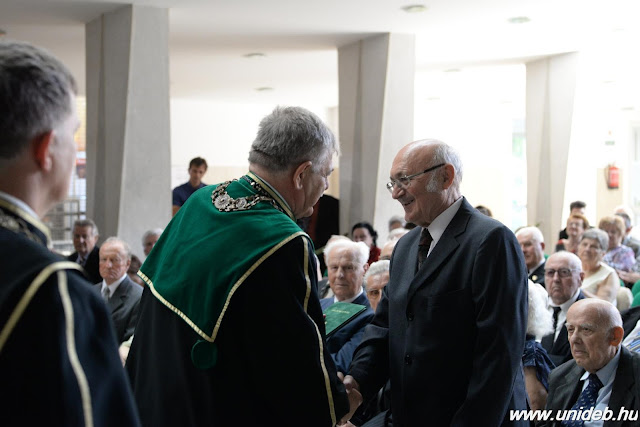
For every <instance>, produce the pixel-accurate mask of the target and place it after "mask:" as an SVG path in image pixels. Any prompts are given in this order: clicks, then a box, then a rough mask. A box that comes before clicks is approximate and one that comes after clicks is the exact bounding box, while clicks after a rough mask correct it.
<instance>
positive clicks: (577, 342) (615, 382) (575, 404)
mask: <svg viewBox="0 0 640 427" xmlns="http://www.w3.org/2000/svg"><path fill="white" fill-rule="evenodd" d="M567 329H568V331H569V342H570V344H571V352H572V354H573V358H574V360H570V361H568V362H566V363H565V364H563V365H561V366H559V367H558V368H556V369H555V370H553V371H552V372H551V376H550V377H549V396H548V398H547V406H546V409H547V410H550V411H552V412H551V417H553V419H549V420H547V421H545V422H543V423H542V425H544V426H560V425H561V423H560V421H559V420H558V419H557V418H558V415H561V416H562V415H565V417H564V418H566V417H567V416H570V415H569V413H566V412H562V411H563V410H570V409H574V410H578V411H582V413H583V414H590V413H595V412H596V411H603V412H601V414H604V417H605V418H606V417H607V413H609V417H608V419H607V420H604V421H603V420H595V419H591V420H584V421H589V422H590V424H589V425H594V426H607V427H608V426H632V425H633V426H635V425H637V416H638V410H640V391H639V390H640V387H639V381H640V355H638V354H636V353H633V352H630V351H629V350H627V349H626V348H625V347H624V346H621V342H622V336H623V329H622V319H621V318H620V313H619V312H618V310H617V309H616V307H615V306H613V305H612V304H611V303H609V302H607V301H603V300H600V299H597V298H585V299H583V300H581V301H577V302H576V303H575V304H573V305H572V306H571V308H570V309H569V312H568V313H567ZM622 408H624V411H623V410H622ZM590 410H592V412H588V411H590ZM559 411H560V412H559ZM624 414H627V415H626V419H620V418H621V415H622V418H625V416H624ZM629 415H631V417H633V418H632V419H633V421H632V420H630V419H629ZM585 416H586V417H588V415H585ZM570 419H571V418H569V420H570ZM569 420H566V421H569ZM566 421H565V422H566ZM572 425H573V424H572ZM575 425H583V424H582V423H581V424H575Z"/></svg>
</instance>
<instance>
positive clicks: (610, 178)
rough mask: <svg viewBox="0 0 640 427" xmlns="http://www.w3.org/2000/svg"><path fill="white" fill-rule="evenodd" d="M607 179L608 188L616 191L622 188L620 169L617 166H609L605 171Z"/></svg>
mask: <svg viewBox="0 0 640 427" xmlns="http://www.w3.org/2000/svg"><path fill="white" fill-rule="evenodd" d="M605 173H606V175H605V179H606V180H607V187H608V188H611V189H615V188H618V187H620V169H619V168H618V167H617V166H615V165H609V166H607V168H606V169H605Z"/></svg>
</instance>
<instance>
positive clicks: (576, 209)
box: [558, 200, 587, 240]
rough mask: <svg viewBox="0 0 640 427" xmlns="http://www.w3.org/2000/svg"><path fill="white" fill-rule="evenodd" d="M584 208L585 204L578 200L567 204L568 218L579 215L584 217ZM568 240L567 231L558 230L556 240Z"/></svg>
mask: <svg viewBox="0 0 640 427" xmlns="http://www.w3.org/2000/svg"><path fill="white" fill-rule="evenodd" d="M586 207H587V204H586V203H585V202H582V201H580V200H576V201H575V202H571V203H570V204H569V216H571V215H574V214H580V215H582V216H584V210H585V208H586ZM568 238H569V235H568V234H567V229H566V228H565V229H564V230H560V232H559V233H558V240H562V239H568Z"/></svg>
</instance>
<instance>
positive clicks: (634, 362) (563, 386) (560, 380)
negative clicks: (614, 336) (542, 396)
mask: <svg viewBox="0 0 640 427" xmlns="http://www.w3.org/2000/svg"><path fill="white" fill-rule="evenodd" d="M620 348H621V350H622V353H621V354H620V361H619V362H618V369H617V371H616V376H615V379H614V380H613V389H612V390H611V398H610V399H609V405H608V406H609V409H610V410H612V411H613V416H614V418H615V417H618V414H619V413H620V408H622V407H624V409H625V410H628V411H630V412H631V413H632V415H634V412H633V411H636V412H635V414H637V411H638V410H640V400H639V399H640V354H637V353H632V352H630V351H629V350H627V349H626V348H625V347H624V346H622V347H620ZM582 374H584V369H582V368H581V367H580V366H578V365H577V364H576V362H575V361H574V360H570V361H568V362H567V363H565V364H563V365H561V366H558V367H557V368H556V369H554V370H553V371H552V372H551V376H550V377H549V396H548V397H547V406H546V408H545V409H550V410H552V411H553V414H552V415H553V416H554V417H555V416H556V415H557V413H558V410H562V409H571V407H572V406H573V404H574V403H575V402H576V401H577V400H578V397H579V395H580V392H581V390H582V382H581V381H580V377H581V376H582ZM540 425H541V426H560V422H559V421H546V422H543V423H542V424H540ZM632 425H638V421H628V420H627V421H626V422H625V421H605V422H604V426H605V427H613V426H632Z"/></svg>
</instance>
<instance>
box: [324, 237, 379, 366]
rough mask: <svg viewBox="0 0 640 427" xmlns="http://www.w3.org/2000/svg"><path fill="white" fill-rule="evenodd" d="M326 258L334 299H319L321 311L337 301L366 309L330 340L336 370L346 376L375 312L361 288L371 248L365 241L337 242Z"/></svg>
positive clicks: (329, 246) (328, 342)
mask: <svg viewBox="0 0 640 427" xmlns="http://www.w3.org/2000/svg"><path fill="white" fill-rule="evenodd" d="M324 256H325V259H326V262H327V269H328V273H329V286H331V290H332V291H333V295H334V296H332V297H329V298H324V299H322V300H320V306H321V307H322V311H325V310H326V309H327V308H329V307H331V306H332V305H333V304H334V303H336V302H349V303H352V304H358V305H363V306H365V307H366V310H364V311H363V312H361V313H359V314H358V315H357V316H356V318H355V319H352V320H350V321H349V323H347V324H346V325H344V326H342V327H340V328H339V329H337V330H336V331H335V333H333V334H332V335H331V336H329V337H327V347H328V348H329V352H330V353H331V357H332V358H333V361H334V362H335V364H336V368H337V369H338V372H343V373H344V372H347V369H348V368H349V365H350V364H351V359H352V358H353V352H354V351H355V349H356V347H357V346H358V344H360V340H361V339H362V334H363V333H364V328H365V326H367V325H368V324H369V323H370V322H371V319H373V310H372V309H371V305H370V304H369V300H368V299H367V295H366V294H365V292H364V290H363V288H362V282H363V280H364V274H365V273H366V271H367V269H368V268H369V264H367V259H368V258H369V248H368V247H367V245H366V244H364V243H363V242H357V243H356V242H352V241H350V240H335V241H334V242H332V243H330V244H329V245H327V247H326V248H325V250H324Z"/></svg>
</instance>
